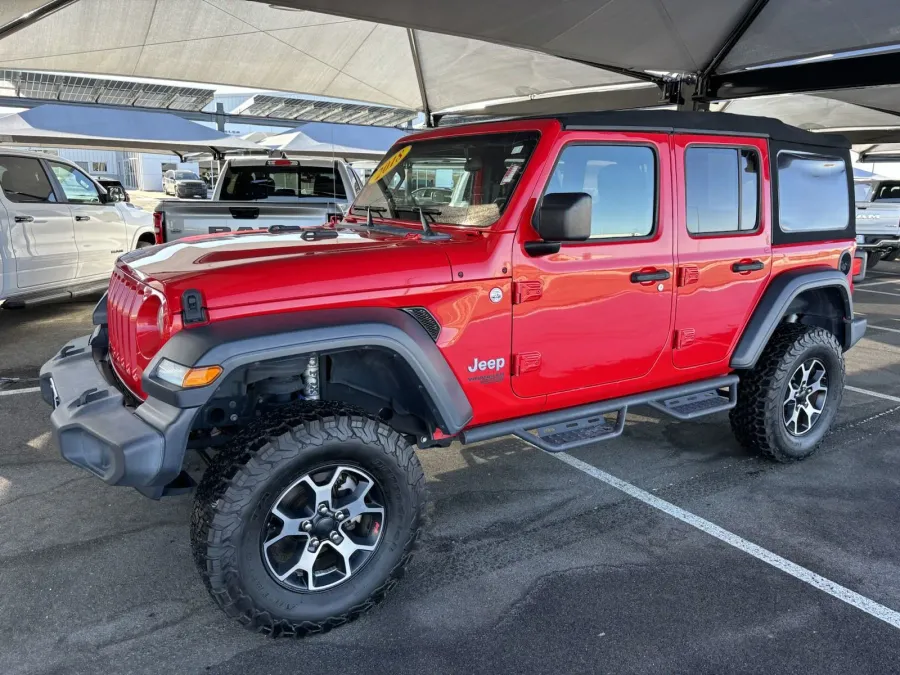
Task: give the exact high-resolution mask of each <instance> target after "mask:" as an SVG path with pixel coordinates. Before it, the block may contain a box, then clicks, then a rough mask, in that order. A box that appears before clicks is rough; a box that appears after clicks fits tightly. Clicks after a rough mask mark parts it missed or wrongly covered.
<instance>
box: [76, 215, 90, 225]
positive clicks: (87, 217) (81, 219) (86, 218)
mask: <svg viewBox="0 0 900 675" xmlns="http://www.w3.org/2000/svg"><path fill="white" fill-rule="evenodd" d="M90 219H91V217H90V216H75V220H76V221H78V222H79V223H81V222H84V221H85V220H90Z"/></svg>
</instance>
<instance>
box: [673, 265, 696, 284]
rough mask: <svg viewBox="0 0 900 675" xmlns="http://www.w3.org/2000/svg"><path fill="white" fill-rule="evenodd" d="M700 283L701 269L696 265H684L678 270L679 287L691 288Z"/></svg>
mask: <svg viewBox="0 0 900 675" xmlns="http://www.w3.org/2000/svg"><path fill="white" fill-rule="evenodd" d="M698 281H700V268H699V267H697V266H696V265H682V266H681V267H679V268H678V285H679V286H689V285H691V284H696V283H697V282H698Z"/></svg>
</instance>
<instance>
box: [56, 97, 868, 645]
mask: <svg viewBox="0 0 900 675" xmlns="http://www.w3.org/2000/svg"><path fill="white" fill-rule="evenodd" d="M854 230H855V227H854V201H853V178H852V171H851V166H850V155H849V145H848V143H847V142H846V140H845V139H843V138H842V137H838V136H830V135H825V134H813V133H809V132H806V131H801V130H798V129H795V128H792V127H789V126H786V125H784V124H782V123H780V122H777V121H775V120H771V119H764V118H750V117H740V116H734V115H728V114H716V113H684V112H657V111H648V112H611V113H597V114H582V115H570V116H564V117H557V118H545V119H527V120H516V121H507V122H493V123H485V124H477V125H471V126H464V127H457V128H449V129H438V130H432V131H428V132H426V133H422V134H419V135H416V136H412V137H409V138H406V139H403V140H402V141H401V142H400V143H399V144H398V145H397V146H396V147H395V148H393V149H392V150H391V152H389V153H388V155H387V158H386V159H385V160H384V162H382V164H381V165H380V167H379V168H378V169H377V170H376V171H375V172H374V174H373V175H372V176H371V178H370V180H369V181H368V184H367V185H366V187H365V189H364V190H363V191H362V192H361V193H360V195H359V197H358V199H357V200H356V202H355V204H354V206H353V207H352V209H351V211H350V213H349V214H348V216H347V217H346V218H345V220H344V221H343V222H342V223H340V224H338V225H336V226H332V227H318V228H312V229H305V230H300V229H299V228H290V227H277V226H276V227H273V228H271V229H270V230H269V231H258V230H257V231H253V232H245V233H232V234H228V235H217V236H211V237H197V238H193V239H183V240H180V241H178V242H174V243H171V244H168V245H162V246H156V247H153V248H147V249H143V250H139V251H134V252H132V253H129V254H127V255H124V256H122V258H121V259H120V260H119V263H118V266H117V268H116V270H115V273H114V274H113V277H112V280H111V282H110V287H109V292H108V294H107V296H106V297H105V298H104V299H103V300H102V301H101V302H100V304H99V305H98V307H97V309H96V310H95V313H94V324H95V325H96V329H95V330H94V332H93V334H92V335H91V336H85V337H83V338H80V339H78V340H75V341H74V342H72V343H71V344H68V345H66V346H65V347H64V348H63V349H62V350H61V351H60V352H59V354H58V355H57V356H55V357H54V358H53V359H51V360H50V361H49V362H47V363H46V364H45V365H44V367H43V370H42V371H41V388H42V390H43V395H44V398H45V399H46V400H47V402H48V403H50V404H51V405H53V406H54V408H55V410H54V411H53V414H52V417H51V419H52V422H53V428H54V431H55V437H56V440H57V442H58V443H59V447H60V449H61V451H62V455H63V456H64V457H65V458H66V459H67V460H68V461H70V462H72V463H73V464H76V465H77V466H80V467H83V468H85V469H87V470H88V471H91V472H93V473H94V474H96V475H97V476H99V477H100V478H101V479H103V480H104V481H106V482H107V483H109V484H111V485H128V486H132V487H135V488H137V489H138V490H140V491H141V492H142V493H143V494H145V495H147V496H149V497H152V498H159V497H162V496H163V495H166V494H171V493H173V492H179V491H183V490H187V489H191V488H193V487H194V485H195V483H194V481H193V479H192V478H191V476H190V475H188V473H187V472H185V470H184V468H183V466H184V462H185V454H186V451H187V450H188V449H195V450H197V451H198V452H199V453H200V455H201V456H202V457H204V459H206V461H207V462H208V463H209V466H208V468H207V469H206V472H205V474H204V475H203V478H202V480H201V481H200V483H199V486H197V490H196V498H195V499H196V501H195V510H194V514H193V518H192V523H191V527H192V532H191V538H192V545H193V551H194V555H195V558H196V562H197V564H198V566H199V568H200V573H201V574H202V575H203V578H204V581H205V582H206V585H207V586H208V588H209V590H210V593H211V594H212V596H213V598H214V599H215V601H216V602H217V603H218V604H219V605H220V606H221V607H222V608H223V609H224V610H225V612H226V613H227V614H228V615H230V616H232V617H234V618H236V619H237V620H239V621H240V622H241V623H242V624H243V625H244V626H246V627H248V628H250V629H253V630H258V631H262V632H266V633H271V634H274V635H281V634H288V635H301V634H305V633H308V632H311V631H320V630H325V629H328V628H331V627H333V626H337V625H339V624H341V623H344V622H346V621H348V620H350V619H353V618H354V617H356V616H357V615H359V614H360V613H362V612H363V611H365V610H366V609H368V608H370V607H372V606H373V605H374V604H375V603H376V602H378V601H379V600H381V598H382V597H383V596H384V594H385V592H386V591H388V590H389V589H390V588H391V587H392V586H393V585H394V584H395V583H396V581H397V579H398V578H399V577H400V575H401V573H402V571H403V568H404V566H405V565H406V563H407V561H408V560H409V558H410V555H411V553H412V549H413V546H414V544H415V541H416V537H417V536H418V534H419V530H420V523H421V518H422V511H423V504H424V497H425V478H424V476H423V473H422V469H421V467H420V465H419V461H418V460H417V458H416V453H415V450H416V446H418V447H419V448H427V447H434V446H445V445H447V444H448V443H450V441H451V440H458V441H460V442H462V443H471V442H474V441H483V440H485V439H490V438H495V437H499V436H503V435H507V434H513V435H516V436H518V437H519V438H521V439H522V440H524V441H526V442H527V443H530V444H532V445H534V446H536V447H538V448H540V449H542V450H546V451H548V452H558V451H564V450H569V449H571V448H576V447H579V446H582V445H585V444H589V443H594V442H596V441H600V440H605V439H609V438H613V437H615V436H618V435H619V434H621V433H622V430H623V427H624V424H625V417H626V414H627V412H628V410H629V409H630V408H631V407H632V406H636V405H649V406H651V407H652V408H655V409H656V410H657V411H658V412H660V413H665V414H666V415H669V416H671V417H674V418H675V419H678V420H689V419H693V418H695V417H699V416H701V415H708V414H712V413H717V412H720V411H724V410H730V411H731V425H732V427H733V428H734V432H735V434H736V436H737V438H738V440H739V441H740V442H741V444H742V445H744V446H746V447H747V448H748V449H750V450H753V451H757V452H761V453H765V454H766V455H768V456H770V457H772V458H773V459H775V460H778V461H784V462H787V461H794V460H799V459H802V458H804V457H807V456H808V455H810V454H811V453H812V452H813V451H814V450H815V448H816V446H817V445H818V443H819V442H820V441H821V440H822V437H823V436H824V435H825V433H826V432H827V430H828V428H829V426H830V425H831V423H832V422H833V420H834V417H835V414H836V411H837V408H838V406H839V405H840V402H841V394H842V388H843V385H844V362H843V352H844V351H845V350H847V349H849V348H850V347H851V346H853V344H854V343H856V342H857V340H859V339H860V337H861V336H862V335H863V333H864V331H865V328H866V324H865V320H864V319H858V318H854V316H853V304H852V303H853V301H852V296H851V275H852V273H853V270H852V267H853V256H854V241H855V231H854ZM210 449H211V450H212V451H213V455H212V458H211V459H210V454H209V452H208V451H210Z"/></svg>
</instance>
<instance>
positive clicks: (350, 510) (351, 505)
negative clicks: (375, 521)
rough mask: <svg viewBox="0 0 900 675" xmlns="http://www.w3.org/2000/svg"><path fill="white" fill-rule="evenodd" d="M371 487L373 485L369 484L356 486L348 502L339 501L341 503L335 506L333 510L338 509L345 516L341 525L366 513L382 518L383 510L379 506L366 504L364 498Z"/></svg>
mask: <svg viewBox="0 0 900 675" xmlns="http://www.w3.org/2000/svg"><path fill="white" fill-rule="evenodd" d="M373 485H374V483H371V482H369V483H367V484H366V485H362V486H358V487H357V489H356V490H355V491H354V493H353V495H352V496H351V497H350V500H349V501H345V500H341V503H340V504H338V505H336V506H335V508H337V509H340V510H341V511H342V512H343V513H344V514H345V521H344V523H343V524H346V523H347V522H349V521H351V520H353V519H354V518H358V517H359V516H361V515H363V514H366V513H370V514H377V515H378V516H382V517H383V516H384V509H383V508H382V507H381V506H379V505H378V504H367V503H366V497H367V496H368V495H369V492H370V491H371V490H372V486H373Z"/></svg>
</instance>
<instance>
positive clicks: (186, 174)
mask: <svg viewBox="0 0 900 675" xmlns="http://www.w3.org/2000/svg"><path fill="white" fill-rule="evenodd" d="M175 180H201V178H200V176H198V175H197V174H195V173H194V172H193V171H176V172H175Z"/></svg>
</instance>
